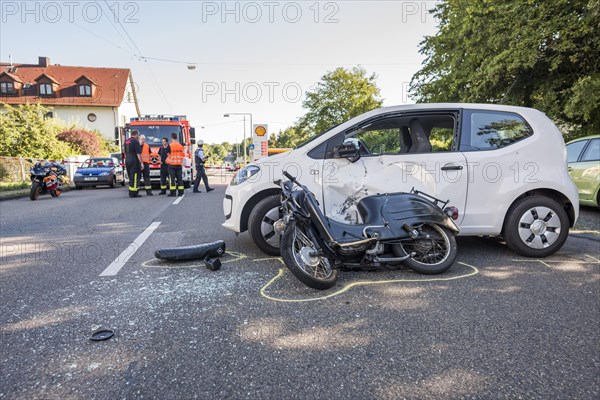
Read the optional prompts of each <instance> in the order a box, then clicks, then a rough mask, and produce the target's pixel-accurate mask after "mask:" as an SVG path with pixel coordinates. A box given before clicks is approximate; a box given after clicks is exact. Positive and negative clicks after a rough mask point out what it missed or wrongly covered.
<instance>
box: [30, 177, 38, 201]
mask: <svg viewBox="0 0 600 400" xmlns="http://www.w3.org/2000/svg"><path fill="white" fill-rule="evenodd" d="M39 196H40V183H39V182H38V181H33V182H31V190H30V191H29V198H30V199H31V200H37V198H38V197H39Z"/></svg>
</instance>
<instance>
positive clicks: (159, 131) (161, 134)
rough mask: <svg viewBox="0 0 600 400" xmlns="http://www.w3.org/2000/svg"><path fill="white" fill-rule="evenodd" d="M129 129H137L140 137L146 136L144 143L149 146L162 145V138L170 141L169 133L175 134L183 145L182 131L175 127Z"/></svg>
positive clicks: (157, 126) (154, 126) (148, 126)
mask: <svg viewBox="0 0 600 400" xmlns="http://www.w3.org/2000/svg"><path fill="white" fill-rule="evenodd" d="M131 129H137V131H138V132H140V135H144V136H146V143H147V144H149V145H151V146H159V145H161V144H162V138H167V140H168V141H171V133H176V134H177V137H178V140H179V142H180V143H184V142H185V140H183V139H184V138H183V131H182V130H181V127H180V126H177V125H136V126H132V127H131Z"/></svg>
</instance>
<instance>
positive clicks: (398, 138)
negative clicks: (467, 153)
mask: <svg viewBox="0 0 600 400" xmlns="http://www.w3.org/2000/svg"><path fill="white" fill-rule="evenodd" d="M455 126H456V118H455V115H454V114H453V113H450V114H446V113H443V114H441V113H440V114H431V115H426V114H410V115H406V114H402V115H391V116H386V117H383V118H378V119H376V120H374V121H369V122H367V123H365V124H363V125H359V126H358V127H357V128H356V129H354V130H352V131H348V132H346V134H345V137H344V140H345V141H349V140H352V141H355V142H358V143H360V147H361V155H362V156H369V155H371V156H380V155H384V154H385V155H399V154H408V153H431V152H439V151H450V150H451V149H452V139H453V137H454V136H455V135H454V129H455Z"/></svg>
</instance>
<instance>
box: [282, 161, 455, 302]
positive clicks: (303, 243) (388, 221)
mask: <svg viewBox="0 0 600 400" xmlns="http://www.w3.org/2000/svg"><path fill="white" fill-rule="evenodd" d="M283 174H284V176H285V177H286V178H287V179H289V180H288V181H283V180H279V181H276V182H275V183H276V184H277V185H279V186H280V187H281V204H282V211H283V218H282V219H280V220H279V221H277V222H276V223H275V229H276V231H279V232H282V233H283V234H282V237H281V243H280V248H281V256H282V258H283V261H284V262H285V264H286V266H287V267H288V269H289V270H290V272H292V274H294V276H295V277H296V278H298V279H299V280H300V281H302V282H303V283H304V284H306V285H307V286H309V287H311V288H314V289H320V290H324V289H328V288H330V287H332V286H333V285H335V283H336V281H337V278H338V275H339V271H340V270H342V269H343V270H365V269H367V270H373V269H398V268H400V267H401V265H405V266H407V267H408V268H410V269H412V270H414V271H416V272H419V273H423V274H440V273H442V272H444V271H446V270H447V269H449V268H450V267H451V266H452V264H453V263H454V261H455V259H456V255H457V253H458V249H457V245H456V238H455V235H456V234H457V233H458V231H459V229H458V227H457V226H456V224H455V223H454V221H453V219H457V218H458V210H457V209H456V208H454V207H448V208H446V209H444V207H445V206H446V205H447V202H444V201H441V200H439V199H436V198H435V197H432V196H429V195H426V194H424V193H421V192H418V191H415V190H412V191H411V192H410V193H387V194H378V195H373V196H367V197H364V198H363V199H361V200H360V201H359V202H358V204H357V208H358V212H359V214H360V216H361V218H362V223H361V224H346V223H341V222H338V221H335V220H332V219H330V218H327V217H326V216H325V215H324V214H323V212H322V211H321V209H320V208H319V203H318V201H317V199H316V198H315V196H314V194H313V193H311V192H310V191H309V190H308V188H306V186H304V185H302V184H300V182H298V181H297V180H296V179H295V178H294V177H293V176H291V175H290V174H289V173H287V172H285V171H284V173H283Z"/></svg>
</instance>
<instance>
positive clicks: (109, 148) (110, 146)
mask: <svg viewBox="0 0 600 400" xmlns="http://www.w3.org/2000/svg"><path fill="white" fill-rule="evenodd" d="M92 132H93V133H94V134H95V135H96V137H97V138H98V140H99V141H100V149H101V154H100V155H101V156H108V155H110V154H111V153H117V152H118V151H119V146H118V145H116V144H115V142H114V141H112V140H108V139H106V138H105V137H104V136H102V134H101V133H100V132H98V131H92Z"/></svg>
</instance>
